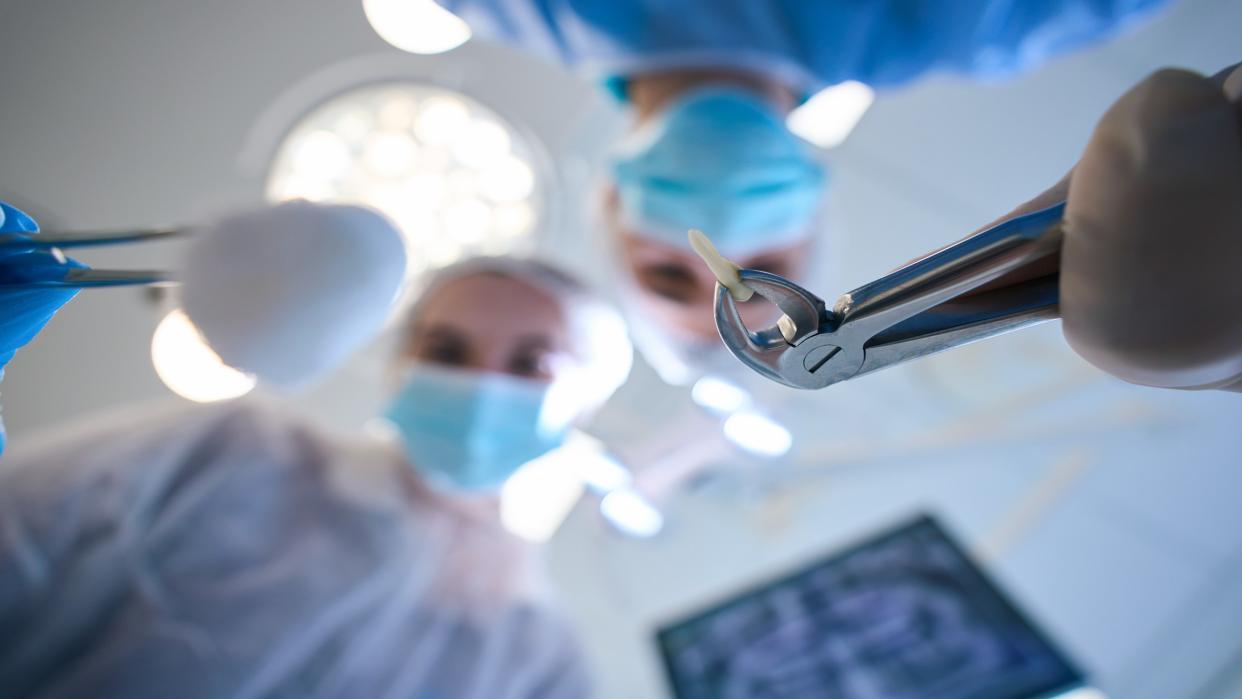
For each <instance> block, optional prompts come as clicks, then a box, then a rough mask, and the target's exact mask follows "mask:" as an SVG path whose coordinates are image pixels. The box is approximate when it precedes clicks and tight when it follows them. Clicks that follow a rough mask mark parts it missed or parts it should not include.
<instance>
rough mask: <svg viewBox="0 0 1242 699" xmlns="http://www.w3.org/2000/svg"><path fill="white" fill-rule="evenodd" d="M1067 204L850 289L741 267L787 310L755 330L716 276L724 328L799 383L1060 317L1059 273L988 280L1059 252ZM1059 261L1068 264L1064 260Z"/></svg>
mask: <svg viewBox="0 0 1242 699" xmlns="http://www.w3.org/2000/svg"><path fill="white" fill-rule="evenodd" d="M1064 213H1065V203H1064V202H1062V203H1060V204H1056V205H1054V206H1051V207H1049V208H1046V209H1043V210H1040V211H1036V212H1034V213H1031V214H1026V215H1024V216H1019V217H1017V218H1014V219H1011V220H1008V221H1005V222H1003V223H1000V224H997V225H996V226H993V227H992V228H989V229H987V230H984V231H982V232H980V233H977V234H975V235H972V236H971V237H969V238H966V239H964V240H961V241H958V242H957V243H954V244H952V245H950V246H948V247H946V248H942V249H940V250H937V251H936V252H933V253H930V254H928V255H926V256H924V257H922V258H920V259H917V260H915V261H913V262H911V263H909V264H907V265H905V266H904V267H901V268H900V269H897V270H896V271H893V272H891V273H889V274H887V275H885V276H884V277H881V278H880V279H877V280H876V281H873V282H870V283H868V284H865V285H863V286H861V287H859V288H857V289H855V290H853V291H850V292H848V293H846V294H843V295H841V297H840V298H838V299H837V301H836V303H835V304H834V305H833V307H832V310H828V309H827V307H826V306H825V304H824V301H823V299H821V298H819V297H818V296H816V295H815V294H812V293H811V292H809V291H807V290H806V289H803V288H802V287H800V286H798V285H797V284H794V283H793V282H791V281H789V280H788V279H785V278H783V277H780V276H777V275H775V274H769V273H767V272H762V271H758V270H753V269H743V270H740V271H739V276H740V277H741V280H742V283H743V284H745V285H746V286H748V287H750V288H751V289H752V290H754V292H755V293H756V294H758V295H759V296H761V297H763V298H765V299H767V300H768V301H771V302H772V303H774V304H776V306H777V307H778V308H779V309H780V310H781V312H782V313H783V315H782V316H781V317H780V319H779V320H778V321H777V323H776V325H775V327H769V328H766V329H763V330H760V331H758V332H752V331H750V330H749V329H747V327H746V325H745V324H744V323H743V322H742V317H741V315H740V314H739V313H738V309H737V304H736V302H735V301H734V299H733V295H732V293H730V291H729V290H728V289H727V288H725V287H724V286H723V285H722V284H719V283H718V284H717V285H716V303H715V314H716V329H717V330H719V332H720V337H721V339H722V340H724V343H725V346H726V347H728V348H729V351H730V352H732V353H733V356H735V357H737V358H738V359H739V360H741V362H742V363H743V364H745V365H746V366H748V367H750V368H751V369H754V370H755V371H757V372H758V373H760V374H762V375H764V376H766V377H768V378H769V379H772V380H773V381H776V382H778V383H782V384H785V385H786V386H792V387H794V388H804V389H816V388H825V387H827V386H831V385H832V384H834V383H839V382H841V381H846V380H848V379H852V378H854V377H856V376H862V375H863V374H868V373H870V372H873V371H876V370H878V369H883V368H885V367H888V366H891V365H894V364H899V363H901V362H905V361H909V360H911V359H917V358H919V357H925V356H927V355H930V354H935V353H937V352H940V351H943V350H947V349H951V348H954V347H958V346H961V345H964V344H967V343H970V342H974V341H976V340H981V339H983V338H986V337H992V336H993V335H999V334H1001V333H1005V332H1009V331H1011V330H1016V329H1018V328H1022V327H1026V326H1028V325H1033V324H1036V323H1041V322H1044V321H1048V320H1053V319H1056V318H1058V317H1060V312H1059V308H1058V301H1059V292H1058V288H1057V284H1058V277H1059V275H1058V274H1057V273H1056V272H1052V273H1050V274H1047V275H1045V276H1042V277H1038V278H1035V279H1031V280H1026V281H1022V282H1018V283H1015V284H1012V285H1007V286H1003V287H1000V288H981V287H985V285H987V284H989V282H992V281H995V280H997V279H999V278H1000V277H1003V276H1004V275H1006V274H1008V273H1010V272H1013V271H1015V270H1018V269H1019V268H1022V267H1025V266H1027V265H1030V264H1032V263H1035V262H1039V261H1041V260H1045V259H1051V258H1054V256H1059V254H1060V251H1061V239H1062V236H1063V232H1062V227H1061V220H1062V217H1063V215H1064ZM1057 266H1058V267H1059V263H1058V265H1057Z"/></svg>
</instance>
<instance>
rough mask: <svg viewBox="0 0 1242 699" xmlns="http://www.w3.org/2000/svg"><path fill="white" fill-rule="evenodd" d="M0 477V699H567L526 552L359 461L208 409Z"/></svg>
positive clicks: (572, 685) (383, 462)
mask: <svg viewBox="0 0 1242 699" xmlns="http://www.w3.org/2000/svg"><path fill="white" fill-rule="evenodd" d="M112 422H113V424H109V425H100V424H98V423H96V424H95V425H94V426H92V427H91V428H90V429H88V430H86V431H84V432H82V433H80V434H77V435H75V436H73V437H72V438H61V439H58V440H57V443H56V444H55V445H52V446H49V447H46V448H40V449H35V450H34V451H33V452H30V451H28V452H27V453H22V452H21V450H20V449H19V450H15V451H14V453H12V454H8V455H6V456H5V457H4V462H3V463H2V464H0V696H6V697H16V696H22V697H82V696H113V697H127V698H138V697H174V696H175V697H272V696H277V697H283V696H289V697H368V698H372V697H403V698H413V699H459V698H466V697H478V698H480V699H504V698H514V699H517V698H525V697H532V698H533V697H538V698H540V699H545V698H560V697H565V698H577V697H583V696H586V695H588V694H589V689H588V684H587V680H586V674H585V672H584V666H583V665H582V663H581V662H580V658H579V655H578V653H577V650H576V648H575V646H574V643H573V640H572V636H571V634H570V632H569V630H568V627H567V625H566V624H564V623H563V622H562V620H561V619H559V617H557V616H556V615H555V614H553V613H552V612H551V611H550V610H549V609H548V608H547V607H546V606H544V604H543V603H542V602H541V601H540V599H539V595H538V593H537V591H536V590H537V588H538V585H536V584H535V583H534V582H532V581H533V580H535V578H536V576H535V575H533V574H532V571H533V570H534V569H535V566H534V565H532V563H533V562H532V560H531V559H532V554H533V551H532V550H531V549H529V548H527V547H526V546H525V545H524V544H521V543H520V542H518V541H517V540H515V539H512V538H511V537H509V535H507V534H506V533H505V532H503V530H501V529H500V528H499V527H498V525H497V524H496V523H495V522H494V520H492V521H488V520H486V519H485V518H482V517H480V516H478V515H471V513H470V512H469V511H467V510H466V509H464V508H461V507H459V506H457V505H456V504H454V503H453V502H451V501H448V500H446V499H444V498H442V497H439V496H436V495H434V494H432V493H430V492H429V491H426V490H425V489H423V488H422V487H420V486H419V485H418V483H417V482H416V480H415V479H414V478H413V477H412V474H411V473H410V472H409V471H408V469H407V468H406V467H405V465H404V464H403V463H402V462H400V461H399V460H397V459H396V458H394V457H392V456H390V455H388V453H387V452H385V451H384V450H382V449H379V448H376V447H374V446H371V447H366V446H361V445H346V444H343V443H340V442H334V441H333V440H331V439H328V438H326V437H324V436H323V435H322V434H320V433H318V432H316V431H313V430H310V429H307V428H306V427H305V426H304V425H301V424H299V423H297V422H295V421H293V420H290V419H289V418H287V417H285V416H283V415H282V414H280V413H279V412H277V411H273V410H271V409H267V408H259V407H255V406H237V405H233V406H220V407H212V408H206V409H198V410H194V411H191V412H190V413H189V414H183V415H175V416H162V417H153V416H149V415H148V416H146V417H145V418H144V419H119V420H113V421H112Z"/></svg>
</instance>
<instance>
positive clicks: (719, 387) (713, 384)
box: [690, 376, 750, 415]
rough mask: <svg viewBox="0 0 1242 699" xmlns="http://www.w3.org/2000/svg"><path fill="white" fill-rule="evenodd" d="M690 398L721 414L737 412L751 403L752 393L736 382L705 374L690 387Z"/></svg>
mask: <svg viewBox="0 0 1242 699" xmlns="http://www.w3.org/2000/svg"><path fill="white" fill-rule="evenodd" d="M690 398H691V400H693V401H694V402H695V403H697V404H698V405H699V406H701V407H703V408H706V409H707V410H710V411H711V412H713V413H717V414H719V415H729V414H731V413H735V412H737V411H739V410H741V409H742V408H745V407H746V406H747V405H749V404H750V394H748V393H747V392H746V391H744V390H743V389H742V388H741V387H739V386H737V385H736V384H733V383H730V382H728V381H725V380H724V379H720V378H717V377H715V376H704V377H703V378H701V379H699V380H698V381H696V382H695V383H694V387H693V388H691V389H690Z"/></svg>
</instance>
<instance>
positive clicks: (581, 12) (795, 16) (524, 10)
mask: <svg viewBox="0 0 1242 699" xmlns="http://www.w3.org/2000/svg"><path fill="white" fill-rule="evenodd" d="M438 2H439V3H440V4H441V5H443V6H444V7H446V8H447V9H449V10H451V11H452V12H454V13H456V14H458V15H460V16H461V17H462V18H463V19H465V21H466V22H467V23H468V24H469V25H470V27H471V29H472V30H474V31H475V33H477V34H479V35H481V36H484V37H487V38H491V39H496V40H499V41H504V42H508V43H513V44H517V45H519V46H521V47H523V48H526V49H528V50H530V51H532V52H535V53H538V54H541V55H544V56H546V57H549V58H552V59H555V60H558V61H561V62H563V63H567V64H570V65H576V66H580V67H582V68H583V69H585V70H587V71H588V72H591V73H594V74H596V75H598V76H600V77H603V78H605V79H613V78H618V77H624V76H627V75H634V74H638V73H642V72H647V71H656V70H662V69H668V68H694V67H700V68H701V67H733V68H740V69H748V70H752V71H756V72H760V73H763V74H766V75H769V76H771V77H773V78H776V79H779V80H781V81H782V82H784V83H785V84H787V85H789V86H790V87H792V88H794V89H795V90H800V91H802V92H804V93H806V94H810V93H812V92H815V91H816V90H819V89H820V88H822V87H825V86H827V85H834V84H836V83H839V82H842V81H845V80H857V81H859V82H863V83H867V84H869V85H872V86H875V87H892V86H896V85H900V84H902V83H905V82H908V81H910V80H912V79H914V78H916V77H918V76H920V75H922V74H924V73H928V72H932V71H948V72H956V73H964V74H968V75H972V76H975V77H981V78H987V77H1000V76H1004V75H1008V74H1011V73H1014V72H1016V71H1019V70H1021V69H1023V68H1027V67H1031V66H1034V65H1037V64H1038V63H1040V62H1041V61H1043V60H1046V59H1047V58H1048V57H1051V56H1054V55H1056V54H1058V53H1062V52H1065V51H1068V50H1071V49H1074V48H1077V47H1079V46H1083V45H1086V44H1088V43H1090V42H1092V41H1096V40H1099V39H1102V38H1104V37H1105V36H1107V35H1108V34H1110V33H1112V32H1114V31H1115V30H1117V29H1118V28H1120V27H1121V26H1123V25H1124V24H1126V23H1127V21H1129V20H1131V19H1133V18H1136V17H1139V16H1141V15H1143V14H1145V13H1147V12H1148V11H1150V10H1152V9H1155V8H1157V7H1159V6H1161V5H1164V4H1165V3H1166V2H1168V0H689V1H682V0H438ZM614 87H615V86H614Z"/></svg>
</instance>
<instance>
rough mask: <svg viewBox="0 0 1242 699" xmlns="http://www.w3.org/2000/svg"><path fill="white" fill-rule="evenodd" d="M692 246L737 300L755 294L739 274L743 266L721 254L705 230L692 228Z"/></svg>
mask: <svg viewBox="0 0 1242 699" xmlns="http://www.w3.org/2000/svg"><path fill="white" fill-rule="evenodd" d="M690 247H691V248H694V251H695V252H697V253H698V254H699V257H701V258H703V261H704V262H706V263H707V267H708V269H710V270H711V271H712V274H714V275H716V280H717V281H719V282H720V284H721V285H722V286H724V288H726V289H728V290H729V293H730V294H731V295H732V296H733V299H734V300H735V301H747V300H749V299H750V297H751V296H754V295H755V290H754V289H751V288H750V287H749V286H746V284H745V283H744V282H743V281H742V278H741V276H739V275H738V270H739V269H741V268H740V267H738V266H737V265H735V264H733V262H731V261H729V259H728V258H726V257H725V256H724V255H721V254H720V251H719V250H717V249H716V246H715V245H712V241H711V240H709V239H708V238H707V236H706V235H704V234H703V231H700V230H698V229H694V228H692V229H690Z"/></svg>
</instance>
